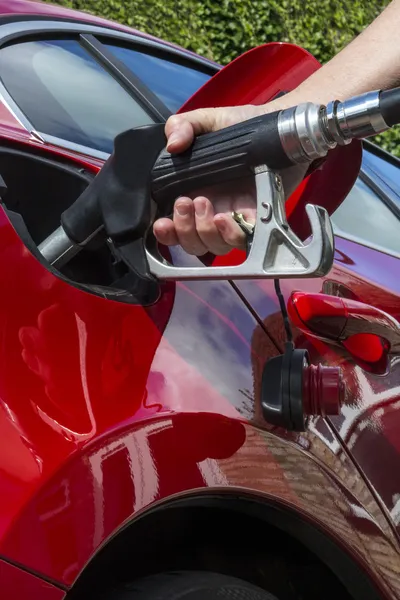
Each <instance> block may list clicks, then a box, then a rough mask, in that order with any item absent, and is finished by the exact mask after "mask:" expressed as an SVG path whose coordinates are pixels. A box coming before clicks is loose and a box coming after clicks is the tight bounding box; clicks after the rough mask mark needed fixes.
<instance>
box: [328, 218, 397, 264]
mask: <svg viewBox="0 0 400 600" xmlns="http://www.w3.org/2000/svg"><path fill="white" fill-rule="evenodd" d="M332 225H333V223H332ZM333 233H334V235H335V238H336V237H339V238H341V239H343V240H347V241H348V242H354V243H355V244H359V246H364V248H369V249H370V250H374V251H376V252H380V253H381V254H387V255H388V256H392V257H393V258H397V259H400V254H399V253H397V252H395V251H394V250H388V248H383V246H378V244H373V243H370V242H368V243H367V240H362V239H361V238H358V237H357V236H356V235H354V236H353V235H351V234H350V233H345V232H342V231H340V230H337V231H335V227H333Z"/></svg>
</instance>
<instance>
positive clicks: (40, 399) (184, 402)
mask: <svg viewBox="0 0 400 600" xmlns="http://www.w3.org/2000/svg"><path fill="white" fill-rule="evenodd" d="M254 53H257V59H256V58H255V54H252V53H248V54H247V55H244V56H243V57H241V58H240V59H238V61H236V63H232V65H230V66H229V67H228V68H227V69H226V70H225V69H223V70H221V71H220V67H219V66H218V65H216V64H214V63H212V62H210V61H208V60H205V59H203V58H201V57H199V56H196V55H194V54H192V53H189V52H186V51H184V50H182V49H180V48H177V47H175V46H173V45H171V44H167V43H165V42H162V41H160V40H157V39H154V38H152V37H149V36H146V35H144V34H141V33H138V32H136V31H133V30H131V29H129V28H126V27H123V26H120V25H116V24H114V23H111V22H108V21H105V20H102V19H98V18H95V17H91V16H90V15H88V14H83V13H78V12H74V11H70V10H67V9H61V8H60V7H55V6H51V5H49V4H41V3H40V2H31V1H28V0H7V1H6V0H0V78H1V81H0V93H1V104H0V175H1V177H2V178H3V180H4V185H2V186H1V196H2V204H1V206H0V276H1V286H2V288H1V289H2V294H1V297H0V322H1V327H0V331H1V360H0V432H1V437H0V439H1V448H0V492H1V493H0V597H1V598H2V600H3V599H4V600H28V599H30V600H31V599H33V600H61V599H63V598H67V599H68V600H70V599H71V600H72V599H78V600H81V599H86V598H90V599H93V600H97V599H99V600H100V599H105V600H122V599H123V600H135V599H137V600H167V599H168V600H177V599H178V598H179V599H182V600H183V599H187V600H197V599H200V598H202V599H203V598H204V599H209V600H213V599H217V598H224V597H225V598H229V597H232V598H233V597H235V598H243V599H245V598H246V599H249V600H250V599H251V600H258V599H260V600H262V599H264V598H265V600H268V599H269V600H300V599H301V600H303V599H304V600H317V599H318V600H320V599H321V598H324V599H325V600H329V599H332V600H333V599H335V600H337V599H340V600H372V599H378V598H384V599H393V600H394V599H397V600H400V553H399V533H400V529H399V523H400V460H399V450H400V443H399V439H400V437H399V431H400V361H399V358H398V351H399V348H400V344H399V339H400V331H399V327H398V323H397V321H396V319H398V318H399V316H400V298H399V294H400V283H399V281H400V279H399V277H396V273H398V272H399V258H400V242H399V240H400V236H399V218H400V200H399V190H398V181H397V180H398V169H399V164H398V162H397V161H396V159H394V158H393V157H391V156H389V155H386V154H385V153H384V152H382V151H380V150H379V149H377V148H376V147H374V146H372V145H371V144H365V145H364V147H363V151H362V163H360V161H361V148H360V146H357V145H355V144H354V145H353V144H352V145H350V146H349V147H346V148H345V149H342V150H341V151H340V152H338V154H337V156H336V158H335V159H332V161H331V162H330V163H325V165H322V167H321V170H320V171H316V172H315V173H313V174H312V175H311V176H310V179H309V180H308V181H309V182H311V183H310V184H307V185H309V187H308V188H307V189H308V191H307V189H303V190H302V194H303V196H299V195H298V196H297V197H296V196H294V199H292V204H290V202H289V204H288V211H289V212H290V211H291V215H292V217H291V218H292V222H293V223H294V225H296V223H297V226H298V227H300V226H301V217H300V213H299V212H298V211H299V210H300V208H301V202H300V200H299V197H300V198H305V197H306V196H307V193H308V194H311V196H312V195H314V197H315V199H316V200H318V197H317V196H318V194H322V192H324V196H323V203H324V204H329V206H330V211H331V212H332V213H333V214H332V221H333V224H334V227H335V232H336V240H335V244H336V250H335V263H334V267H333V269H332V270H331V272H330V273H329V274H328V275H327V276H324V277H319V278H312V279H307V278H306V279H295V280H293V279H287V280H282V282H281V287H282V292H283V295H284V297H285V300H286V303H287V305H288V308H289V315H290V317H291V319H292V326H293V333H294V341H295V344H296V347H299V348H306V349H307V350H308V352H309V355H310V357H311V360H312V363H313V364H314V365H318V364H320V363H321V364H324V365H325V366H330V367H332V366H339V367H340V368H341V371H342V373H343V378H344V383H345V389H346V393H345V401H344V403H343V406H342V408H341V413H340V414H339V415H337V416H329V415H328V416H326V415H325V416H324V414H320V415H318V414H315V413H318V407H317V408H315V407H314V410H311V411H310V412H311V413H313V412H314V414H313V415H312V416H311V417H310V418H309V420H308V422H307V427H306V428H305V431H292V430H290V428H288V427H284V426H280V425H273V424H271V423H270V422H268V420H266V419H265V417H264V416H263V413H262V410H261V400H262V398H261V395H262V390H261V387H262V386H261V378H262V371H263V368H264V365H265V364H266V363H267V362H268V361H269V360H271V359H272V358H274V357H277V356H279V355H280V354H281V353H282V351H283V348H284V343H285V339H286V338H285V329H284V322H283V320H282V316H281V312H280V309H279V302H278V299H277V296H276V294H275V290H274V284H273V281H272V280H271V279H269V280H259V281H253V280H252V281H239V280H238V281H191V282H184V283H182V282H178V283H169V284H166V285H165V286H164V287H163V293H162V294H161V296H160V298H159V299H158V300H157V302H154V303H146V302H145V301H143V302H140V301H138V300H137V299H136V300H134V299H133V298H132V297H131V296H129V297H128V296H127V295H126V294H124V293H123V291H118V285H115V281H116V280H119V279H118V277H122V278H123V277H124V274H123V273H122V275H121V274H120V273H117V267H116V265H115V263H113V261H112V260H111V254H110V252H109V251H108V249H107V247H105V246H103V247H101V248H99V249H97V250H96V251H89V250H83V251H82V252H81V253H79V254H78V255H77V256H75V257H74V258H73V259H72V260H71V261H70V262H69V263H68V264H67V265H66V266H65V267H64V268H63V269H61V270H58V269H57V267H52V266H51V265H49V264H48V263H46V262H45V261H44V260H41V259H40V256H38V253H37V247H38V245H39V244H40V243H41V242H42V241H43V240H44V239H45V238H46V237H47V236H48V235H49V234H51V233H52V232H53V231H54V230H55V229H56V228H57V227H58V225H59V222H60V215H61V213H62V212H63V211H64V210H65V209H66V208H67V207H68V206H70V205H71V204H72V203H73V202H74V201H75V200H76V198H77V197H78V196H79V195H80V194H81V193H82V192H83V190H85V189H86V188H87V186H88V185H89V184H90V182H91V181H92V180H93V178H94V176H95V175H96V173H97V172H98V171H99V169H100V168H101V167H102V165H103V164H104V161H105V160H106V159H107V158H108V156H109V154H110V153H111V152H112V149H113V141H114V138H115V136H116V135H117V134H118V133H120V132H121V131H124V130H125V129H128V128H131V127H136V126H140V125H146V124H149V123H154V122H158V123H162V122H163V121H165V119H166V118H167V117H168V115H169V114H171V112H176V111H178V110H179V109H181V108H182V107H183V106H184V107H185V108H191V107H195V106H207V105H213V104H214V105H223V104H228V103H232V104H233V103H236V104H238V103H244V102H261V101H266V100H268V99H269V98H271V97H273V96H274V95H276V93H278V92H279V91H287V90H289V89H291V88H293V87H294V86H295V85H297V84H298V83H299V82H300V81H301V80H302V79H304V78H305V77H306V76H307V75H308V74H310V73H311V72H312V71H314V70H315V69H316V68H318V64H317V62H316V61H315V60H314V59H313V58H312V57H311V56H310V55H308V54H307V53H306V52H303V51H301V50H300V49H298V48H295V47H293V46H290V45H280V44H271V45H267V46H265V47H261V48H260V49H256V50H254ZM260 57H261V58H263V60H264V62H262V60H261V59H260ZM224 73H225V74H226V75H224ZM238 73H240V77H239V75H238ZM233 74H234V77H233ZM230 78H231V82H232V84H234V85H232V86H231V87H229V85H228V83H229V79H230ZM206 82H208V83H207V84H206ZM204 84H206V85H205V87H203V86H204ZM335 161H336V162H335ZM360 164H361V168H359V167H360ZM133 168H134V165H132V169H133ZM329 169H330V171H329ZM358 173H359V174H358ZM357 176H358V177H357ZM324 178H325V179H324ZM322 180H323V181H324V182H325V183H324V185H325V187H323V186H322V183H321V182H322ZM326 181H328V183H329V185H328V186H327V185H326ZM313 186H314V187H313ZM343 198H345V199H344V201H343V202H342V203H341V201H342V200H343ZM317 203H318V202H317ZM321 203H322V199H321ZM335 203H336V204H337V205H339V204H340V206H338V208H337V209H336V208H335ZM299 207H300V208H299ZM296 219H297V221H296ZM171 254H172V257H173V259H174V261H175V262H180V263H181V264H186V265H187V264H190V265H198V264H200V260H199V259H197V258H194V257H188V256H184V253H183V252H182V251H180V250H179V249H178V248H173V249H171ZM239 254H240V253H236V254H235V253H232V255H230V256H229V257H228V258H226V257H224V258H221V257H220V258H219V259H218V260H219V261H220V263H223V262H224V261H225V262H226V261H229V260H231V261H235V260H238V255H239ZM216 262H218V261H216ZM294 291H295V292H296V293H297V295H295V296H293V292H294ZM329 306H331V307H332V306H333V308H332V310H333V309H334V310H335V311H339V312H335V313H334V315H335V316H338V315H339V316H341V318H342V321H343V319H345V320H346V319H347V321H348V323H350V324H351V323H353V321H354V322H357V329H356V331H355V332H354V331H353V332H351V333H350V334H349V335H348V336H345V337H343V335H341V331H337V327H338V326H337V327H336V329H335V328H333V329H334V330H332V327H331V326H332V320H331V321H330V320H329V316H332V315H331V314H330V313H329V310H328V309H327V307H329ZM321 307H322V308H321ZM342 309H343V310H342ZM340 310H342V313H341V314H339V313H340ZM342 321H340V323H341V326H340V327H339V329H340V330H343V322H342ZM347 321H346V322H347ZM337 322H338V321H337V320H336V321H335V323H336V325H337ZM332 331H333V333H332ZM354 333H355V334H354ZM353 334H354V335H353ZM382 340H384V341H383V343H382ZM396 352H397V355H396ZM322 408H323V407H322ZM320 412H322V413H324V411H323V410H322V409H320Z"/></svg>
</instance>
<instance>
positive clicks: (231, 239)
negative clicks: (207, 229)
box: [214, 213, 247, 249]
mask: <svg viewBox="0 0 400 600" xmlns="http://www.w3.org/2000/svg"><path fill="white" fill-rule="evenodd" d="M214 223H215V225H216V227H217V229H218V231H219V232H220V234H221V237H222V239H223V240H224V241H225V242H226V244H228V246H231V247H233V248H241V249H245V248H246V242H247V240H246V234H245V233H244V232H243V231H242V230H241V229H240V227H239V225H238V224H237V223H236V222H235V221H234V220H233V219H232V217H231V216H230V215H227V214H224V213H220V214H218V215H215V217H214Z"/></svg>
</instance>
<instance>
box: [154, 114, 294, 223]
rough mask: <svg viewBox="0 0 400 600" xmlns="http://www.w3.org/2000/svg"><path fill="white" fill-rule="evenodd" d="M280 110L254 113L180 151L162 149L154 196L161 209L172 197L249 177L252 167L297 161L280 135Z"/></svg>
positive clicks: (196, 140) (156, 164)
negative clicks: (288, 151)
mask: <svg viewBox="0 0 400 600" xmlns="http://www.w3.org/2000/svg"><path fill="white" fill-rule="evenodd" d="M279 114H280V111H277V112H274V113H270V114H266V115H261V116H258V117H254V118H252V119H249V120H247V121H243V122H242V123H239V124H237V125H231V126H230V127H226V128H225V129H221V130H220V131H215V132H212V133H206V134H204V135H200V136H198V137H197V138H195V140H194V142H193V144H192V146H191V147H190V148H189V149H188V150H187V151H185V152H183V153H180V154H174V155H171V154H169V153H168V152H167V151H166V150H163V152H161V154H160V156H159V157H158V159H157V161H156V163H155V165H154V167H153V171H152V183H151V191H152V197H153V199H154V200H155V202H156V203H157V204H158V206H159V209H160V211H163V207H166V206H165V205H167V206H168V209H169V208H170V203H171V199H172V200H174V199H176V198H177V197H178V196H180V195H183V194H190V193H191V192H194V191H196V190H198V189H201V188H205V187H208V186H211V185H214V184H216V183H224V182H226V181H229V180H232V179H236V178H241V177H246V176H249V175H251V174H253V171H252V168H253V167H256V166H258V165H260V164H267V165H268V166H269V167H271V168H272V169H283V168H285V167H288V166H291V165H292V164H293V163H292V161H291V160H290V159H289V158H288V157H287V155H286V153H285V151H284V149H283V147H282V143H281V140H280V137H279V131H278V117H279Z"/></svg>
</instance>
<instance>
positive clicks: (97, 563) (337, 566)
mask: <svg viewBox="0 0 400 600" xmlns="http://www.w3.org/2000/svg"><path fill="white" fill-rule="evenodd" d="M210 517H211V518H210ZM229 519H233V520H234V521H231V524H232V529H231V533H232V535H228V536H227V537H226V538H225V539H224V540H223V541H222V543H221V544H218V546H217V547H215V546H214V543H215V542H214V541H212V540H209V543H210V546H209V548H213V549H214V551H215V554H214V556H211V558H210V555H208V557H207V559H204V558H201V550H199V548H200V549H202V548H204V549H207V546H203V544H204V541H205V540H206V539H207V536H209V533H210V532H209V531H207V530H206V527H205V524H206V525H208V526H209V527H210V528H211V527H212V530H213V533H214V534H219V533H220V532H221V531H223V532H224V533H225V534H226V533H227V524H228V522H229ZM178 522H179V523H180V524H181V528H180V529H181V530H182V529H183V530H184V534H183V535H182V533H178V532H177V529H174V527H175V525H176V523H178ZM188 523H189V524H190V529H191V533H190V535H188V531H187V529H188V528H187V525H188ZM176 533H177V535H176ZM199 534H200V536H199ZM171 535H174V538H173V539H172V540H171ZM271 535H272V537H271ZM254 538H257V539H254ZM260 538H262V539H260ZM246 542H247V544H245V546H246V547H244V552H243V556H246V557H249V558H248V561H246V563H247V562H248V563H249V564H242V565H241V564H240V562H241V561H240V559H241V557H242V553H241V552H240V553H239V555H237V554H236V552H237V551H238V550H239V549H242V550H243V544H244V543H246ZM190 543H191V544H192V545H191V546H190ZM153 544H154V545H153ZM152 545H153V546H152ZM151 546H152V548H150V549H149V547H151ZM263 550H264V551H265V554H264V551H263ZM249 551H250V552H249ZM260 552H262V554H260ZM282 553H283V554H282ZM211 554H212V553H211ZM233 554H235V560H232V556H233ZM257 554H258V558H257ZM265 555H267V556H268V558H267V560H265ZM199 556H200V560H199ZM299 556H302V558H303V560H304V564H300V565H296V568H297V569H298V570H303V569H304V565H305V564H306V563H307V568H308V567H310V570H309V571H308V572H306V573H302V575H301V576H300V580H302V581H300V584H299V579H297V583H296V585H297V584H298V585H300V586H301V585H306V586H307V585H308V584H307V582H306V581H305V579H307V578H308V579H309V580H310V585H311V588H310V590H311V593H316V594H317V595H316V596H315V598H319V595H318V594H320V592H321V589H322V588H321V586H323V587H324V588H325V586H327V587H329V586H333V587H335V586H336V588H337V590H338V591H340V596H332V598H333V597H335V598H336V597H341V598H342V600H347V598H348V599H349V600H350V599H351V600H378V599H379V598H382V595H381V590H379V589H378V587H377V586H376V582H375V583H374V581H373V579H372V577H370V576H369V574H368V573H367V565H364V566H361V557H360V562H357V560H355V557H354V555H353V556H352V555H351V553H350V552H349V549H348V548H346V547H345V546H344V544H341V543H340V542H339V541H338V540H334V539H332V538H331V537H329V536H328V535H327V533H326V532H325V531H323V530H322V528H320V527H319V526H318V525H317V524H316V523H312V522H311V521H310V520H308V519H305V518H304V517H303V516H302V515H300V514H299V513H297V512H296V511H294V510H293V509H291V508H289V507H287V506H284V505H283V504H282V503H280V502H275V501H273V500H267V499H265V498H260V497H257V496H254V495H251V494H247V493H239V492H238V493H237V494H236V493H233V492H232V490H230V491H229V492H218V493H215V492H213V493H210V492H205V493H197V494H195V495H190V496H187V497H180V498H175V499H169V500H168V501H167V502H164V503H162V504H160V505H158V506H157V507H155V508H152V509H149V510H146V511H145V512H144V513H142V514H141V515H138V516H136V517H135V518H134V519H133V520H132V521H130V522H129V523H127V524H126V525H125V526H124V527H123V528H122V529H121V530H120V531H119V532H118V533H116V535H114V536H113V537H112V538H110V539H109V540H108V541H107V543H106V544H105V545H104V546H103V547H102V548H101V549H100V550H99V551H98V552H97V553H96V555H95V556H94V557H93V558H92V560H91V561H90V562H89V563H88V564H87V566H86V568H85V569H84V570H83V571H82V573H81V574H80V576H79V578H78V579H77V580H76V582H75V584H74V586H73V587H72V589H71V590H70V592H69V594H68V595H67V600H75V599H76V600H80V599H81V598H85V597H86V594H87V592H88V590H90V591H91V593H93V589H94V588H93V586H95V588H98V589H99V590H104V588H107V586H110V587H112V586H114V585H117V584H118V583H119V582H125V581H128V580H129V578H130V579H131V580H132V579H135V578H138V577H142V576H146V575H152V574H154V573H156V572H159V571H160V570H161V571H164V570H173V569H177V568H178V569H179V568H182V564H179V561H182V560H183V562H184V563H185V564H184V565H183V568H184V569H185V568H187V569H193V568H196V565H198V568H199V569H201V570H213V569H215V562H216V564H217V568H218V567H219V570H220V572H222V573H224V574H226V575H234V576H237V577H241V578H242V579H245V580H247V581H249V582H250V583H253V584H255V585H259V586H260V587H264V589H267V587H265V586H266V585H272V589H267V591H269V592H271V593H275V594H276V593H279V589H277V587H279V586H283V588H282V589H283V591H285V590H284V587H285V585H286V584H284V583H283V579H282V578H285V577H287V576H288V572H290V566H289V569H288V572H286V573H283V572H281V571H280V569H281V568H282V564H280V562H279V559H280V558H281V559H282V557H284V559H285V560H287V561H288V562H290V561H291V560H293V558H294V559H295V560H296V561H297V560H299ZM271 557H272V562H270V561H271ZM224 559H225V560H224ZM261 559H262V560H261ZM268 559H269V560H268ZM310 559H311V562H308V561H310ZM252 560H253V561H254V560H255V562H254V564H251V561H252ZM230 561H231V563H230ZM242 563H243V561H242ZM265 563H267V564H270V565H271V567H273V570H274V573H273V575H272V577H271V570H270V571H269V574H268V573H265V572H262V573H260V569H261V570H262V571H264V569H263V565H264V567H265ZM307 568H306V571H307ZM238 570H239V572H238ZM316 570H318V573H317V579H318V576H319V577H320V580H321V583H320V584H319V583H318V582H317V583H316V580H315V577H314V576H315V574H316ZM329 573H330V577H329V576H328V574H329ZM311 575H312V577H311ZM296 576H297V577H299V574H298V573H297V575H296ZM274 578H275V579H274ZM313 578H314V581H311V580H312V579H313ZM278 579H279V581H278ZM281 579H282V581H281ZM291 585H292V584H291ZM315 586H316V587H315ZM316 588H318V589H316ZM345 590H347V592H348V594H349V595H348V596H346V595H344V594H346V591H345ZM308 594H310V591H308ZM286 597H287V596H285V598H286ZM290 597H291V596H290ZM296 597H297V596H296ZM307 597H308V598H310V600H313V598H314V596H309V595H308V596H307ZM325 597H327V596H325ZM293 598H294V596H293ZM329 598H331V596H329Z"/></svg>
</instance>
